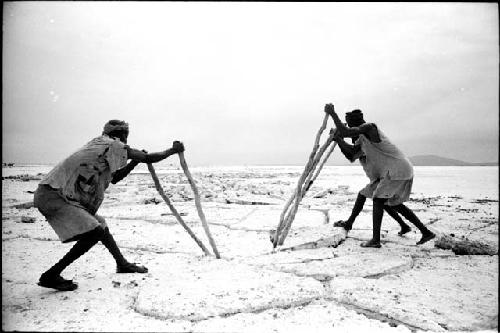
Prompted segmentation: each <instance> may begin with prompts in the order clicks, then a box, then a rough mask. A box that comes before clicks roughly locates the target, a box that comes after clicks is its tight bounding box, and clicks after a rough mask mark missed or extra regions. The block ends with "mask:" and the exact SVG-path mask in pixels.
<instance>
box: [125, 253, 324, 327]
mask: <svg viewBox="0 0 500 333" xmlns="http://www.w3.org/2000/svg"><path fill="white" fill-rule="evenodd" d="M181 260H184V261H183V262H182V261H181ZM168 266H169V268H171V267H175V269H165V271H164V272H157V274H156V276H159V277H161V278H160V279H157V280H155V281H151V282H150V283H148V284H146V285H144V286H143V287H142V288H141V290H140V291H139V293H138V295H137V299H136V302H135V304H134V309H135V310H136V311H138V312H139V313H142V314H144V315H148V316H154V317H156V318H163V319H187V320H193V321H198V320H204V319H207V318H210V317H214V316H224V315H229V314H234V313H240V312H255V311H260V310H265V309H270V308H275V307H290V306H294V305H297V304H304V303H307V302H309V301H311V300H313V299H315V298H318V297H321V296H322V295H323V294H324V290H323V286H322V284H321V283H320V282H318V281H316V280H314V279H310V278H302V277H297V276H293V275H291V274H286V273H280V272H274V271H269V270H259V269H258V268H256V267H252V266H248V265H245V264H241V263H236V262H230V261H225V260H221V259H219V260H208V259H204V260H199V261H196V260H194V259H191V260H189V259H186V258H185V259H181V258H179V257H172V258H169V265H168Z"/></svg>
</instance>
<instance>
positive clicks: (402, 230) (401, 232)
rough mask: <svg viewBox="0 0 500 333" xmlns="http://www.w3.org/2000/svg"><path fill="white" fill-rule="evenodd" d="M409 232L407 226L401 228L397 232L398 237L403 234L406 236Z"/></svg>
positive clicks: (409, 229)
mask: <svg viewBox="0 0 500 333" xmlns="http://www.w3.org/2000/svg"><path fill="white" fill-rule="evenodd" d="M410 231H411V228H410V227H409V226H405V227H401V230H400V231H399V232H398V235H399V236H403V235H404V234H406V233H408V232H410Z"/></svg>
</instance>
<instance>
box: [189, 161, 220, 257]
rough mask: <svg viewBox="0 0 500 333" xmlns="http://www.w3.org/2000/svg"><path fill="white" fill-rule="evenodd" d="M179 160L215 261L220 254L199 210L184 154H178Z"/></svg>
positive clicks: (198, 201)
mask: <svg viewBox="0 0 500 333" xmlns="http://www.w3.org/2000/svg"><path fill="white" fill-rule="evenodd" d="M179 160H180V163H181V167H182V170H184V174H185V175H186V177H187V179H188V181H189V184H190V185H191V188H192V190H193V193H194V202H195V205H196V210H197V211H198V216H199V217H200V220H201V224H202V225H203V229H205V233H206V234H207V237H208V241H209V242H210V245H211V246H212V249H213V250H214V253H215V257H216V258H217V259H220V254H219V251H218V250H217V246H216V245H215V241H214V239H213V238H212V234H211V233H210V229H209V228H208V223H207V220H206V219H205V214H204V213H203V209H202V208H201V200H200V194H199V193H198V188H197V187H196V184H195V182H194V180H193V177H192V176H191V173H190V172H189V169H188V166H187V163H186V159H185V158H184V153H182V152H180V153H179Z"/></svg>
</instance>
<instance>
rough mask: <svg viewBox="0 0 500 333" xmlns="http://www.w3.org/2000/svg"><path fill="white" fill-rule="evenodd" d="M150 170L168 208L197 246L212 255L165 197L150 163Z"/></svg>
mask: <svg viewBox="0 0 500 333" xmlns="http://www.w3.org/2000/svg"><path fill="white" fill-rule="evenodd" d="M148 169H149V172H150V173H151V177H153V181H154V183H155V187H156V190H157V191H158V193H159V194H160V196H161V197H162V198H163V200H164V201H165V203H166V204H167V206H168V208H170V210H171V211H172V214H174V216H175V218H176V219H177V221H178V222H179V223H180V224H181V225H182V226H183V227H184V229H186V231H187V232H188V234H189V236H191V238H193V239H194V241H195V242H196V244H198V246H199V247H201V249H202V250H203V252H205V254H206V255H211V253H210V251H209V250H208V249H207V248H206V247H205V245H203V243H202V242H201V240H199V239H198V238H197V237H196V235H195V234H194V233H193V231H192V230H191V229H190V228H189V227H188V226H187V224H186V223H185V222H184V220H183V219H182V217H181V215H180V214H179V212H177V209H175V207H174V206H173V205H172V203H171V202H170V200H169V199H168V197H167V196H166V195H165V192H164V191H163V188H162V187H161V184H160V181H159V180H158V176H157V175H156V171H155V169H154V167H153V165H152V164H151V163H148Z"/></svg>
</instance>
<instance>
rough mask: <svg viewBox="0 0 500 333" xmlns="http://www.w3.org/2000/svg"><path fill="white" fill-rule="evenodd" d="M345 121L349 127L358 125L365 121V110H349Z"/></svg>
mask: <svg viewBox="0 0 500 333" xmlns="http://www.w3.org/2000/svg"><path fill="white" fill-rule="evenodd" d="M345 121H346V122H347V126H349V127H358V126H361V125H363V124H364V123H365V120H364V119H363V112H361V110H359V109H356V110H352V111H351V112H347V113H346V114H345Z"/></svg>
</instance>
